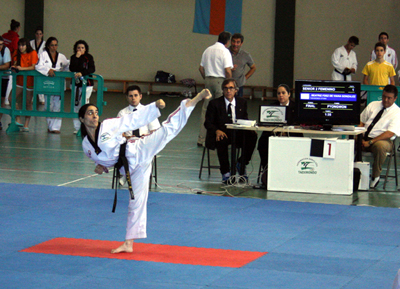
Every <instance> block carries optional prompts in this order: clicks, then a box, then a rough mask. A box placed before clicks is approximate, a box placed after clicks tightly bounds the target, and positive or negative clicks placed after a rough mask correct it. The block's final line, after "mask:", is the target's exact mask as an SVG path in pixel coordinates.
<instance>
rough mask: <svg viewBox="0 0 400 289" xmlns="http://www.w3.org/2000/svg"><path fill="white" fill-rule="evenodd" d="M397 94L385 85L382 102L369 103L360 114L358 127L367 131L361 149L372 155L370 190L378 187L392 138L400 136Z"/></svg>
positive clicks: (399, 109) (399, 113) (389, 86)
mask: <svg viewBox="0 0 400 289" xmlns="http://www.w3.org/2000/svg"><path fill="white" fill-rule="evenodd" d="M397 93H398V91H397V88H396V86H394V85H390V84H389V85H386V86H385V88H384V89H383V92H382V101H374V102H371V103H370V104H369V105H368V106H367V107H366V108H365V109H364V111H363V112H362V113H361V117H360V119H361V123H360V126H365V128H366V130H367V131H366V132H365V134H364V137H363V141H362V144H363V149H364V150H366V151H369V152H372V153H373V155H374V163H373V165H372V179H371V185H370V187H371V188H375V187H376V186H377V185H378V182H379V179H380V175H381V172H382V165H383V163H384V162H385V159H386V153H388V152H391V151H392V146H393V142H392V138H393V137H396V136H399V135H400V108H399V107H398V106H397V105H396V104H395V101H396V99H397Z"/></svg>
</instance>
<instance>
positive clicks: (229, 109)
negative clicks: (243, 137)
mask: <svg viewBox="0 0 400 289" xmlns="http://www.w3.org/2000/svg"><path fill="white" fill-rule="evenodd" d="M228 117H229V120H230V123H232V104H231V103H230V104H228Z"/></svg>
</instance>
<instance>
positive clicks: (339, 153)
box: [268, 137, 354, 195]
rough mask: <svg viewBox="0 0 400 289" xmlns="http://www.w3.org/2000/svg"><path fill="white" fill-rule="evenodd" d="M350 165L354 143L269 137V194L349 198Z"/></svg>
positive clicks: (350, 182)
mask: <svg viewBox="0 0 400 289" xmlns="http://www.w3.org/2000/svg"><path fill="white" fill-rule="evenodd" d="M312 145H313V150H311V146H312ZM315 146H317V147H315ZM312 151H313V152H312ZM316 151H317V153H316ZM318 152H320V153H318ZM316 155H319V156H316ZM353 162H354V141H353V140H342V139H319V140H314V141H313V139H310V138H305V137H289V138H287V137H270V138H269V159H268V190H272V191H285V192H306V193H316V194H340V195H351V194H352V193H353V168H354V163H353Z"/></svg>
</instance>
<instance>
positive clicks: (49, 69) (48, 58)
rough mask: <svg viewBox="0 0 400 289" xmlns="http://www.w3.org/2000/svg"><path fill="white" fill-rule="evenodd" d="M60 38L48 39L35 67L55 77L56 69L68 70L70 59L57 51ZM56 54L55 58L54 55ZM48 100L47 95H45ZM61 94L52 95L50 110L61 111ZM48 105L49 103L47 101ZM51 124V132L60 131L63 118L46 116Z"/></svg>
mask: <svg viewBox="0 0 400 289" xmlns="http://www.w3.org/2000/svg"><path fill="white" fill-rule="evenodd" d="M57 47H58V40H57V39H56V38H55V37H49V38H48V39H47V41H46V49H45V51H43V53H42V54H41V55H40V56H39V62H38V64H36V67H35V69H36V70H37V71H38V72H40V73H41V74H43V75H46V76H50V77H53V76H55V73H54V72H55V71H68V70H69V60H68V59H67V58H66V57H65V55H64V54H61V53H58V52H57ZM52 55H54V59H53V57H52ZM45 101H46V102H47V97H45ZM60 106H61V96H59V95H52V96H51V97H50V111H56V112H59V111H60ZM46 107H47V103H46ZM46 120H47V124H48V126H49V129H48V132H49V133H56V134H59V133H60V129H61V122H62V119H61V118H59V117H48V118H46Z"/></svg>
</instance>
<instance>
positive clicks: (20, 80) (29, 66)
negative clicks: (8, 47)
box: [9, 38, 39, 132]
mask: <svg viewBox="0 0 400 289" xmlns="http://www.w3.org/2000/svg"><path fill="white" fill-rule="evenodd" d="M38 60H39V58H38V55H37V53H36V51H35V50H34V49H33V48H32V47H31V45H30V44H29V40H27V39H26V38H21V39H20V40H19V41H18V50H16V51H14V54H13V57H12V61H11V62H12V64H13V65H12V66H11V69H12V70H14V71H17V72H18V71H23V70H35V65H36V63H37V62H38ZM23 87H24V77H23V76H21V75H20V76H17V91H16V98H17V100H18V98H19V97H20V96H21V95H22V93H23ZM32 101H33V77H32V76H28V77H27V80H26V109H27V110H32ZM9 102H10V103H11V96H10V98H9ZM17 109H18V103H17ZM30 118H31V117H30V116H26V117H25V124H24V126H23V128H22V131H24V132H28V131H29V121H30ZM15 121H16V123H17V125H19V126H22V124H21V119H20V117H19V116H17V117H16V118H15Z"/></svg>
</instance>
